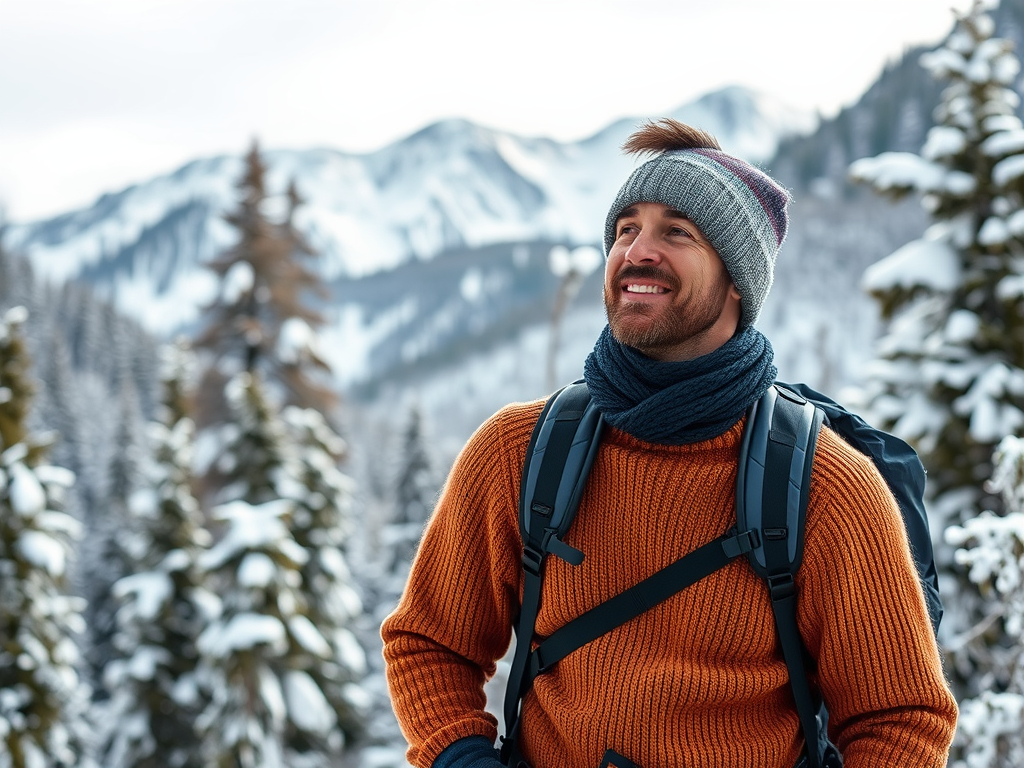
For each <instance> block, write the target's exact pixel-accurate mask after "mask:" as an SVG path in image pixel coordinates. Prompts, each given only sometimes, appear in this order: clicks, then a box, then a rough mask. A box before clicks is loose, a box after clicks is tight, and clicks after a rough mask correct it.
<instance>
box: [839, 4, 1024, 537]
mask: <svg viewBox="0 0 1024 768" xmlns="http://www.w3.org/2000/svg"><path fill="white" fill-rule="evenodd" d="M993 31H994V25H993V23H992V21H991V19H990V18H989V17H988V15H986V13H985V12H984V7H983V6H982V5H981V4H980V3H976V4H975V5H974V6H973V7H972V9H971V10H970V11H969V12H968V13H967V14H965V15H964V16H962V17H960V18H959V19H958V23H957V25H956V28H955V30H954V31H953V33H952V34H951V35H950V37H949V38H948V40H947V41H946V44H945V46H944V47H942V48H940V49H939V50H937V51H935V52H934V53H931V54H928V55H926V56H923V57H922V59H921V62H922V64H923V65H924V66H926V67H927V68H928V69H929V70H931V72H932V73H933V74H934V76H935V77H937V78H940V79H943V80H946V81H948V82H949V85H948V87H947V88H946V89H945V91H944V92H943V100H942V103H941V105H940V107H939V109H938V113H937V115H936V117H937V120H938V125H936V127H934V128H933V129H932V130H931V131H930V132H929V134H928V139H927V141H926V143H925V146H924V148H923V149H922V151H921V155H920V156H918V155H913V154H909V153H885V154H882V155H879V156H878V157H875V158H870V159H864V160H859V161H857V162H856V163H854V164H853V165H852V166H851V174H852V176H853V177H854V178H855V179H858V180H861V181H866V182H869V183H871V184H872V185H873V186H874V187H875V188H876V189H877V190H879V191H881V192H883V193H885V194H889V195H891V196H893V197H899V196H901V195H904V194H907V193H909V192H919V193H922V195H923V197H922V202H923V204H924V206H925V207H926V209H927V210H928V211H929V212H930V214H931V216H932V217H933V219H934V224H933V225H932V226H931V227H929V229H928V230H927V231H926V232H925V233H924V236H923V237H922V238H921V239H919V240H915V241H913V242H911V243H909V244H907V245H905V246H903V247H902V248H900V249H899V250H898V251H896V252H895V253H893V254H892V255H891V256H889V257H887V258H886V259H883V260H882V261H881V262H879V263H878V264H876V265H874V266H873V267H871V268H870V269H869V270H868V271H867V272H866V273H865V276H864V283H865V286H866V287H867V289H868V290H869V291H871V293H872V294H873V295H874V296H875V297H876V298H877V299H878V301H879V302H880V304H881V309H882V314H883V316H884V317H885V318H886V319H887V320H889V321H890V323H889V326H888V329H887V332H886V334H885V335H884V337H883V338H882V339H881V340H880V342H879V344H878V356H879V359H878V360H876V361H875V362H874V363H873V364H872V365H871V367H870V369H869V371H868V377H867V378H868V382H867V386H868V394H869V396H870V398H871V410H872V413H873V414H874V415H875V416H876V417H878V418H879V419H880V420H881V421H882V422H884V424H885V425H886V426H887V427H888V428H890V429H892V430H893V431H894V432H896V433H897V434H898V435H899V436H901V437H903V438H905V439H908V440H910V441H911V442H912V443H914V445H915V446H916V447H917V448H918V450H919V451H920V453H921V455H922V460H923V461H924V463H925V466H926V467H927V469H928V473H929V492H930V495H931V511H932V512H933V513H935V514H936V519H937V522H939V523H940V524H941V525H942V526H943V527H944V526H945V524H946V523H947V522H949V521H950V520H951V519H952V517H953V516H955V515H959V514H960V513H961V512H962V511H963V510H965V509H969V510H974V514H977V513H978V512H980V511H981V510H982V509H984V508H986V507H991V508H993V509H998V508H999V504H1000V500H999V499H998V498H993V497H986V496H985V494H984V492H983V485H984V481H985V479H986V478H988V477H989V476H990V475H991V470H992V466H991V457H992V451H993V448H994V447H995V445H996V444H997V443H998V442H999V441H1000V440H1001V439H1002V438H1003V437H1004V436H1005V435H1007V434H1011V433H1012V432H1013V431H1015V430H1018V429H1020V428H1021V427H1024V370H1022V369H1021V366H1022V365H1024V278H1022V277H1021V274H1022V273H1024V128H1022V125H1021V121H1020V120H1019V119H1018V118H1017V116H1016V114H1015V110H1016V107H1017V104H1018V102H1019V97H1018V96H1017V94H1016V92H1015V91H1014V89H1013V84H1014V82H1015V79H1016V77H1017V74H1018V71H1019V64H1018V61H1017V58H1016V57H1015V56H1014V54H1013V52H1012V50H1011V44H1010V43H1009V42H1008V41H1006V40H1000V39H996V38H993V37H992V34H993Z"/></svg>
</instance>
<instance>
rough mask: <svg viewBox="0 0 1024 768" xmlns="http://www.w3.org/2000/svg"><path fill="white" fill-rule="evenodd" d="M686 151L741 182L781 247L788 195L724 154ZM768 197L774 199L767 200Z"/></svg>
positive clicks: (700, 150)
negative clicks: (763, 214)
mask: <svg viewBox="0 0 1024 768" xmlns="http://www.w3.org/2000/svg"><path fill="white" fill-rule="evenodd" d="M688 151H690V152H693V153H694V154H697V155H701V156H702V157H706V158H708V159H709V160H713V161H714V162H716V163H718V164H719V165H721V166H722V167H723V168H725V169H726V170H728V171H729V172H730V173H732V175H733V176H736V177H737V178H738V179H739V180H740V181H742V182H743V183H744V184H745V185H746V187H747V189H749V190H750V191H751V192H752V193H753V194H754V197H756V198H757V201H758V202H759V203H760V204H761V208H762V209H763V210H764V212H765V213H766V214H768V221H769V223H770V224H771V225H772V231H774V232H775V241H776V243H777V244H778V245H782V241H783V240H784V239H785V237H786V221H785V218H784V211H785V207H786V199H787V197H788V195H787V194H786V192H785V190H782V189H780V188H779V187H778V186H776V185H775V184H774V183H773V182H772V180H771V179H769V178H768V177H767V176H766V175H765V174H764V173H763V172H762V171H759V170H758V169H757V168H755V167H754V166H752V165H750V164H749V163H746V162H744V161H743V160H740V159H739V158H737V157H733V156H732V155H729V154H726V153H725V152H722V151H720V150H716V149H704V148H696V149H691V150H688ZM769 197H770V198H774V199H769ZM780 198H781V199H780Z"/></svg>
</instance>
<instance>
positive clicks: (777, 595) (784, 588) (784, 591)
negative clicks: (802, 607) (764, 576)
mask: <svg viewBox="0 0 1024 768" xmlns="http://www.w3.org/2000/svg"><path fill="white" fill-rule="evenodd" d="M768 591H769V592H770V593H771V596H772V601H773V602H774V601H776V600H785V599H786V598H787V597H792V596H793V595H795V594H796V582H795V581H794V580H793V574H792V573H780V574H778V575H776V576H769V577H768Z"/></svg>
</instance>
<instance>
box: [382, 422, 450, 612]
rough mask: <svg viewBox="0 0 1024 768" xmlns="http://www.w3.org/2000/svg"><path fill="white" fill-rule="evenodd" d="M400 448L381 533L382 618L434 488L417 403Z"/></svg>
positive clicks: (396, 592) (397, 590)
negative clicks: (388, 512) (387, 519)
mask: <svg viewBox="0 0 1024 768" xmlns="http://www.w3.org/2000/svg"><path fill="white" fill-rule="evenodd" d="M400 450H401V453H400V454H399V458H398V473H397V476H396V477H395V508H394V515H393V516H392V518H391V520H390V522H389V523H388V525H387V526H385V528H384V530H383V531H382V533H381V546H382V550H383V554H384V558H385V560H386V561H387V564H386V567H385V569H384V577H383V578H384V581H385V584H384V585H383V595H382V597H383V600H382V601H381V605H379V606H378V616H377V618H378V619H379V620H383V619H384V616H385V615H386V614H387V612H390V611H391V610H392V609H393V608H394V607H395V605H396V604H397V602H398V598H399V596H400V595H401V594H402V590H403V589H405V582H406V579H408V577H409V569H410V568H411V567H412V559H413V556H414V555H415V554H416V548H417V546H418V545H419V540H420V536H421V535H422V534H423V528H424V526H425V525H426V524H427V518H428V517H429V516H430V513H431V512H432V511H433V509H434V502H435V501H436V497H437V492H438V485H437V478H436V476H435V474H434V470H433V467H432V466H431V462H430V455H429V453H428V451H427V443H426V436H425V434H424V424H423V412H422V410H421V409H420V407H419V405H418V404H415V403H414V404H413V405H412V406H411V407H410V408H409V415H408V421H407V422H406V425H405V429H404V431H403V433H402V445H401V449H400Z"/></svg>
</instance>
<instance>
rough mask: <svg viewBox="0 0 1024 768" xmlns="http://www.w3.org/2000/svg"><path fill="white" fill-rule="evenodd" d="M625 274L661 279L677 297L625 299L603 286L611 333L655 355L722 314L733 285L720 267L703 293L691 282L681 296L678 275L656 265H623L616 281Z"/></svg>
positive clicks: (702, 330) (699, 331)
mask: <svg viewBox="0 0 1024 768" xmlns="http://www.w3.org/2000/svg"><path fill="white" fill-rule="evenodd" d="M626 278H636V279H643V278H647V279H652V280H653V279H657V280H660V281H661V282H663V283H665V284H666V285H668V286H669V288H670V289H671V290H672V291H673V292H674V293H675V294H676V295H677V296H679V297H680V300H679V301H674V302H673V303H672V304H669V305H660V306H655V305H652V304H647V303H644V302H638V301H624V300H623V299H622V296H621V293H620V294H618V295H617V296H614V297H613V296H612V295H611V294H610V292H609V290H608V287H607V285H606V286H605V289H604V306H605V310H606V311H607V313H608V325H609V327H610V328H611V331H612V336H613V337H614V338H615V340H616V341H618V342H619V343H620V344H625V345H626V346H627V347H633V348H634V349H636V350H638V351H639V352H642V353H643V354H645V355H647V356H648V357H654V358H657V357H659V356H660V354H659V353H662V352H664V351H666V350H670V349H673V348H675V347H678V346H680V345H682V344H685V343H686V342H688V341H690V340H691V339H695V338H697V337H699V336H700V335H701V334H703V333H706V332H707V331H708V330H709V329H710V328H711V327H712V326H713V325H714V324H715V323H716V322H717V321H718V318H719V317H721V315H722V311H723V309H724V307H725V302H726V299H727V298H728V295H729V288H730V286H731V285H732V280H731V278H730V277H729V274H728V273H727V272H724V271H723V274H722V275H720V276H718V277H717V279H716V280H715V282H714V284H712V285H708V286H705V289H704V291H703V292H702V293H695V291H694V287H693V286H691V288H690V292H689V293H688V294H687V295H686V296H681V293H680V291H681V288H682V286H681V284H680V282H679V280H678V278H676V277H675V275H672V274H671V273H667V272H663V271H662V270H659V269H657V268H656V267H651V266H643V265H633V266H628V267H625V268H624V269H622V271H621V272H619V274H618V275H616V282H621V281H622V280H623V279H626Z"/></svg>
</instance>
